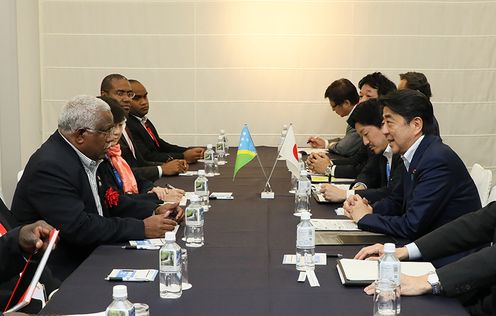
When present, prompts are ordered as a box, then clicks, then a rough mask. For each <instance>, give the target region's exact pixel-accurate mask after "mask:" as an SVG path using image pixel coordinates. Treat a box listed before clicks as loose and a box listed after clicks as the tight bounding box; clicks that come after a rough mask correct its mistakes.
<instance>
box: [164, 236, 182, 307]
mask: <svg viewBox="0 0 496 316" xmlns="http://www.w3.org/2000/svg"><path fill="white" fill-rule="evenodd" d="M159 267H160V297H161V298H168V299H170V298H179V297H181V294H182V293H183V292H182V286H181V285H182V275H181V248H180V247H179V246H178V244H176V235H175V234H174V233H173V232H166V233H165V244H164V245H163V246H162V248H160V255H159Z"/></svg>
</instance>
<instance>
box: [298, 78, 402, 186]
mask: <svg viewBox="0 0 496 316" xmlns="http://www.w3.org/2000/svg"><path fill="white" fill-rule="evenodd" d="M349 84H351V82H350V83H349ZM331 86H332V85H331ZM358 87H359V89H360V94H359V95H357V97H358V100H357V101H356V102H355V103H354V104H357V103H360V102H364V101H367V100H370V99H377V98H379V97H380V96H383V95H385V94H387V93H389V92H392V91H395V90H396V86H395V85H394V83H393V82H392V81H391V80H389V79H388V78H387V77H386V76H384V75H383V74H382V73H380V72H374V73H372V74H368V75H366V76H365V77H363V78H362V79H361V80H360V82H359V83H358ZM337 91H339V90H336V88H332V89H331V87H329V88H328V90H327V91H326V97H328V98H329V100H331V98H336V96H335V94H336V92H337ZM353 91H354V93H355V94H357V93H356V89H355V87H354V86H353ZM349 93H351V89H350V92H349ZM350 98H351V94H350ZM353 99H354V100H355V97H353ZM331 105H332V103H331ZM355 108H356V105H355V107H354V108H352V109H351V111H350V112H349V113H347V114H346V115H348V117H350V116H351V115H352V114H353V112H354V110H355ZM347 123H348V126H347V132H348V129H351V130H353V131H354V133H355V135H356V136H357V139H358V141H359V147H357V151H356V152H355V153H354V154H352V155H349V156H348V155H343V156H345V157H347V158H345V159H335V160H331V159H330V158H329V157H328V156H326V155H324V154H312V155H310V157H309V158H308V160H307V162H308V165H309V167H310V168H311V169H312V170H313V171H315V172H318V173H325V174H326V175H329V176H333V177H337V178H356V177H357V175H358V174H359V173H360V172H361V171H362V169H363V168H364V166H365V164H366V163H367V160H368V159H369V157H371V156H373V153H372V152H370V151H369V150H367V146H365V145H363V144H362V143H361V142H360V141H361V138H360V136H359V135H358V134H356V130H355V124H354V122H349V118H348V120H347ZM345 138H346V137H345ZM311 143H312V145H313V142H311ZM338 144H339V143H338ZM336 146H337V145H336ZM331 152H333V153H335V154H339V155H342V154H340V153H339V152H338V151H336V150H334V151H332V150H331Z"/></svg>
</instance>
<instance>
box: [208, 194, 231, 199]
mask: <svg viewBox="0 0 496 316" xmlns="http://www.w3.org/2000/svg"><path fill="white" fill-rule="evenodd" d="M232 194H233V193H232V192H212V193H210V196H209V198H210V199H211V200H234V196H233V195H232Z"/></svg>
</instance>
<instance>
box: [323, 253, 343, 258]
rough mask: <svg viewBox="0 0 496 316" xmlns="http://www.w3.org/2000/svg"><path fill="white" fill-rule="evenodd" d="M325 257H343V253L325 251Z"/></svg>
mask: <svg viewBox="0 0 496 316" xmlns="http://www.w3.org/2000/svg"><path fill="white" fill-rule="evenodd" d="M326 257H327V258H343V255H342V254H340V253H326Z"/></svg>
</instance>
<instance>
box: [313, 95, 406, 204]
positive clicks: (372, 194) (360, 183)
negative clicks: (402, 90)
mask: <svg viewBox="0 0 496 316" xmlns="http://www.w3.org/2000/svg"><path fill="white" fill-rule="evenodd" d="M348 122H349V124H350V125H353V126H355V129H356V131H357V132H358V135H360V137H361V138H362V141H363V144H364V145H365V146H367V147H368V149H369V150H370V151H371V152H373V154H372V155H370V157H369V158H368V160H367V163H366V165H365V167H364V168H363V169H362V171H361V172H360V173H359V174H358V176H357V178H356V182H355V183H354V184H352V185H351V186H350V189H349V190H343V189H340V188H338V187H337V186H335V185H332V184H325V185H323V186H322V187H321V192H323V193H324V196H325V198H326V199H327V200H329V201H332V202H343V201H345V200H346V198H347V197H349V196H351V195H353V194H355V193H356V194H358V195H360V196H361V197H364V198H366V199H367V200H368V201H369V202H370V203H374V202H376V201H378V200H380V199H382V198H384V197H386V196H387V195H388V194H389V192H391V191H393V190H394V188H396V187H397V186H398V185H399V184H401V175H402V173H403V162H402V161H401V159H400V156H399V155H398V154H393V152H392V149H391V147H389V145H388V141H387V139H386V136H385V135H384V134H383V133H382V132H381V126H382V108H381V104H380V102H379V101H378V100H377V99H370V100H367V101H364V102H362V103H360V104H358V105H357V106H356V108H355V110H354V111H353V113H352V114H351V116H350V118H349V119H348Z"/></svg>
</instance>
